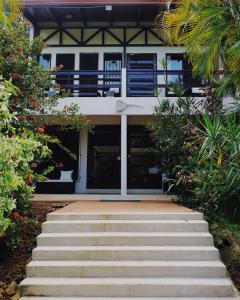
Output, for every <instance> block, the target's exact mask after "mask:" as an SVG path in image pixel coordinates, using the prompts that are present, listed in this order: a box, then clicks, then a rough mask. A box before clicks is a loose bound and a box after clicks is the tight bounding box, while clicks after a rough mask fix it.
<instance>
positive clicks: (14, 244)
mask: <svg viewBox="0 0 240 300" xmlns="http://www.w3.org/2000/svg"><path fill="white" fill-rule="evenodd" d="M37 225H38V222H37V221H36V220H34V219H31V218H29V217H28V216H24V215H23V216H22V215H20V214H19V212H17V211H15V212H14V213H13V214H12V222H11V224H10V225H9V227H8V229H7V230H6V235H5V238H4V245H5V251H6V252H7V253H11V252H15V251H26V252H28V253H31V251H32V249H33V247H34V245H35V243H36V241H35V239H34V237H35V236H36V235H37V233H38V226H37Z"/></svg>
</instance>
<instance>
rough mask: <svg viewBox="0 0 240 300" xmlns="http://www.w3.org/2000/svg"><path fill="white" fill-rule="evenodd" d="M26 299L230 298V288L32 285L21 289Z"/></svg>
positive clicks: (146, 285)
mask: <svg viewBox="0 0 240 300" xmlns="http://www.w3.org/2000/svg"><path fill="white" fill-rule="evenodd" d="M21 290H22V292H23V293H24V295H25V296H27V295H31V296H68V297H69V296H74V295H78V297H81V296H82V297H84V296H85V297H117V296H119V297H120V296H122V297H124V296H128V297H131V296H132V297H194V296H199V295H201V296H202V297H213V296H214V297H228V296H233V289H232V287H231V285H230V284H229V285H218V284H216V285H210V286H208V285H198V284H197V283H196V284H191V285H188V284H187V283H186V284H184V285H183V284H181V285H180V284H171V285H168V284H166V285H163V284H161V285H159V284H145V283H144V282H143V283H142V284H137V285H134V284H131V285H127V284H123V285H121V284H118V285H113V284H112V285H104V284H101V285H99V284H91V285H77V284H76V285H74V284H71V285H64V284H62V285H55V284H51V285H44V284H43V285H41V284H39V285H31V286H22V287H21Z"/></svg>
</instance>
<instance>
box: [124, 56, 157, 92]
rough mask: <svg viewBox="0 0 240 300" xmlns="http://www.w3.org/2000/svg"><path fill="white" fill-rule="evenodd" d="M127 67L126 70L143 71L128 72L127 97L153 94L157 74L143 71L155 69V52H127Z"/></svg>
mask: <svg viewBox="0 0 240 300" xmlns="http://www.w3.org/2000/svg"><path fill="white" fill-rule="evenodd" d="M127 67H128V71H136V72H137V71H138V72H142V73H143V74H141V75H139V74H137V75H135V74H131V75H130V74H128V78H127V84H128V86H127V95H128V97H134V96H135V97H136V96H138V97H141V96H142V97H143V96H145V97H146V96H147V97H149V96H154V94H155V90H156V88H157V76H156V75H154V74H153V75H151V74H144V71H150V70H156V69H157V54H154V53H143V54H128V57H127Z"/></svg>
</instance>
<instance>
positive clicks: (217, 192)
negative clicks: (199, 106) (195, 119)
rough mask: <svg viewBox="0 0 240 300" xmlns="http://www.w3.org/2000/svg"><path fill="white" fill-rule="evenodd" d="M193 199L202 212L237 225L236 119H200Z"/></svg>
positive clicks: (239, 159)
mask: <svg viewBox="0 0 240 300" xmlns="http://www.w3.org/2000/svg"><path fill="white" fill-rule="evenodd" d="M203 121H204V122H203V130H201V131H200V138H201V140H202V146H201V148H200V149H199V151H198V155H197V157H196V159H197V161H198V167H197V168H196V170H195V173H194V174H193V176H194V181H195V189H194V191H193V192H194V195H195V198H196V200H197V201H198V202H199V204H200V206H201V207H202V209H203V210H205V211H207V212H211V213H214V212H215V211H217V210H223V211H224V212H225V213H226V214H228V215H230V216H231V217H233V218H235V219H237V220H238V221H240V201H239V200H240V125H239V123H238V122H237V119H236V116H235V115H227V116H214V117H213V118H210V117H209V115H208V114H205V115H204V117H203Z"/></svg>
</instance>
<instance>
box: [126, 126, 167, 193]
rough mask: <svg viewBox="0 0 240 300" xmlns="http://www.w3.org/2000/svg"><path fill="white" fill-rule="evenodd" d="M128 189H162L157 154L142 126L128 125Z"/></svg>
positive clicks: (146, 131)
mask: <svg viewBox="0 0 240 300" xmlns="http://www.w3.org/2000/svg"><path fill="white" fill-rule="evenodd" d="M128 189H158V190H159V189H162V174H161V172H160V170H159V168H158V160H157V156H156V154H155V152H154V150H153V142H152V140H151V138H150V133H149V131H148V130H147V129H146V128H145V127H144V126H128Z"/></svg>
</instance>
